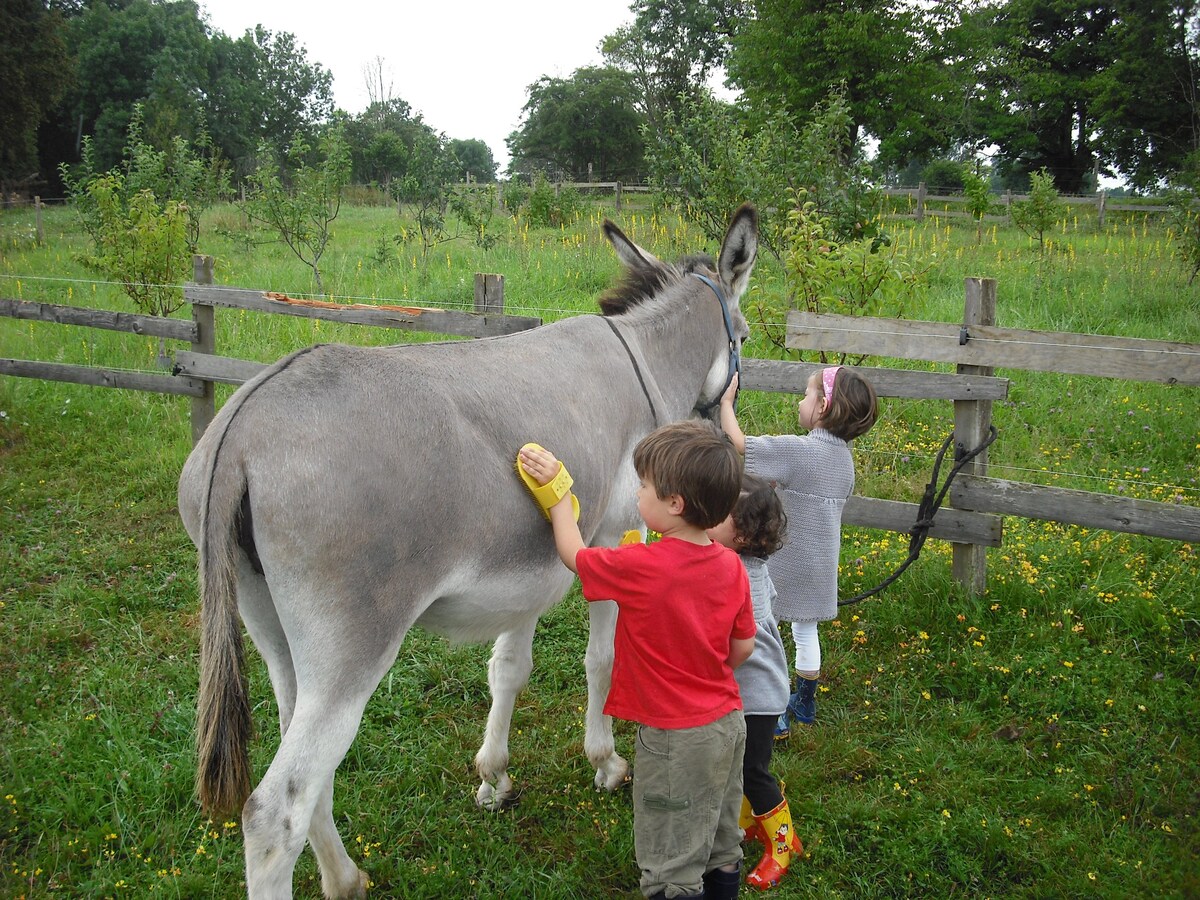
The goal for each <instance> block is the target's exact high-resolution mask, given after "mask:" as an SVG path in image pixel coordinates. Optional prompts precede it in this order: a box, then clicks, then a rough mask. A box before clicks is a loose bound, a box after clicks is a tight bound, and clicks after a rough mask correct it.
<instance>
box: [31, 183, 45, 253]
mask: <svg viewBox="0 0 1200 900" xmlns="http://www.w3.org/2000/svg"><path fill="white" fill-rule="evenodd" d="M33 223H34V224H33V228H34V235H35V236H36V238H37V245H38V246H39V247H40V246H42V244H44V243H46V231H45V229H44V228H43V227H42V198H41V197H40V196H39V197H34V198H33Z"/></svg>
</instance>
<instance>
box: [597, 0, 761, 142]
mask: <svg viewBox="0 0 1200 900" xmlns="http://www.w3.org/2000/svg"><path fill="white" fill-rule="evenodd" d="M748 6H749V3H748V2H747V0H635V2H634V3H633V4H632V5H631V6H630V9H631V10H632V11H633V12H634V13H635V16H634V21H633V22H632V23H631V24H629V25H624V26H622V27H620V28H618V29H617V30H616V31H615V32H613V33H612V34H611V35H608V36H606V37H605V38H604V40H603V41H602V42H601V50H602V52H603V54H604V58H605V61H606V62H607V63H608V64H609V65H612V66H615V67H617V68H619V69H621V70H623V71H625V72H627V73H629V75H630V77H631V78H632V83H633V85H634V88H635V95H634V100H633V104H634V107H635V108H636V109H637V110H638V112H640V113H641V114H642V116H643V117H644V118H645V120H646V123H647V125H648V126H649V128H650V132H651V134H654V135H656V134H657V133H658V132H659V130H660V129H661V127H662V125H663V122H664V120H665V116H666V114H667V112H673V113H675V114H676V115H678V114H679V112H680V110H681V103H682V102H683V100H684V99H685V98H686V99H690V100H692V101H695V100H696V99H697V98H698V97H699V94H700V91H701V90H702V89H703V88H704V87H705V85H706V83H707V81H708V78H709V76H710V75H711V74H712V73H713V72H714V71H716V70H717V69H719V68H721V67H723V66H724V65H725V60H726V59H727V57H728V55H729V42H730V40H731V38H732V37H733V33H734V30H735V29H736V27H737V22H738V20H739V18H740V17H741V15H743V14H744V13H745V11H746V9H747V7H748Z"/></svg>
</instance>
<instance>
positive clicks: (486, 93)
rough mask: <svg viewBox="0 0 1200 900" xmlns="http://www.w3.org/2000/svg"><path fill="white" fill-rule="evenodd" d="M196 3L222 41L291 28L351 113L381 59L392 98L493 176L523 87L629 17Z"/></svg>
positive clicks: (446, 2) (621, 4)
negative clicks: (484, 154) (470, 149)
mask: <svg viewBox="0 0 1200 900" xmlns="http://www.w3.org/2000/svg"><path fill="white" fill-rule="evenodd" d="M199 2H200V8H201V14H202V15H206V16H207V18H208V22H209V24H210V25H211V26H212V28H213V29H214V30H218V31H223V32H224V33H225V34H227V35H229V36H230V37H231V38H234V39H236V38H239V37H241V36H242V35H243V34H244V33H245V31H246V29H247V28H253V27H254V26H255V25H259V24H261V25H262V26H263V27H264V28H266V29H268V30H269V31H272V32H291V33H292V34H294V35H295V36H296V39H297V42H298V43H299V44H300V45H302V46H303V47H304V49H305V51H306V53H307V59H308V62H309V63H310V64H317V63H319V64H320V65H321V66H323V67H324V68H326V69H328V70H329V71H330V72H331V73H332V74H333V96H334V103H335V104H336V105H337V106H338V107H340V108H341V109H344V110H345V111H346V112H348V113H350V114H352V115H357V114H358V113H361V112H362V111H363V110H364V109H366V106H367V102H368V92H367V80H366V76H365V74H364V73H365V71H366V70H368V69H369V68H372V64H373V63H374V61H375V60H376V59H377V58H379V59H382V60H383V73H384V85H385V87H386V86H388V85H389V84H390V87H391V96H392V97H394V98H399V99H401V100H404V101H405V102H407V103H408V104H409V105H411V106H412V108H413V111H414V112H419V113H421V115H422V116H423V118H424V121H425V123H426V124H427V125H429V126H430V127H431V128H433V129H435V130H437V131H440V132H442V133H444V134H445V135H446V137H448V138H451V139H462V140H470V139H479V140H482V141H484V142H486V143H487V145H488V146H489V147H490V148H491V150H492V156H493V158H494V159H495V160H496V162H497V163H498V164H499V170H500V171H501V172H503V171H504V168H505V167H506V166H507V165H508V148H507V147H506V146H505V143H504V139H505V138H506V137H508V135H509V134H510V133H511V132H512V131H514V130H515V129H516V128H517V127H518V126H519V125H520V118H521V109H522V107H523V106H524V105H525V101H526V99H527V94H526V88H527V87H528V86H529V85H530V84H532V83H533V82H535V81H537V80H538V79H539V78H541V77H542V76H543V75H549V76H551V77H555V78H568V77H570V75H571V73H572V72H574V71H575V70H576V69H579V68H582V67H584V66H591V65H599V64H601V63H602V62H603V58H602V56H601V54H600V51H599V49H598V47H599V44H600V41H601V40H602V39H603V38H604V37H605V36H606V35H608V34H611V33H612V32H613V31H615V30H616V29H617V28H618V27H619V26H621V25H624V24H626V23H628V22H631V21H632V20H633V14H632V13H631V12H630V11H629V3H630V0H589V2H587V3H583V4H578V5H577V4H575V3H573V2H571V0H567V2H563V0H507V2H495V0H491V2H484V0H432V2H429V0H426V2H417V3H414V2H406V0H392V2H387V0H382V2H381V0H333V2H328V3H316V2H303V0H301V2H297V3H280V2H279V0H199Z"/></svg>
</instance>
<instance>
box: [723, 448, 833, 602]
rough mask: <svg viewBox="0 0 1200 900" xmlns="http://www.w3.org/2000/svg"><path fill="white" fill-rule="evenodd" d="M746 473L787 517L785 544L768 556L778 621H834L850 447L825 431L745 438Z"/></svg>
mask: <svg viewBox="0 0 1200 900" xmlns="http://www.w3.org/2000/svg"><path fill="white" fill-rule="evenodd" d="M746 470H747V471H748V472H753V473H754V474H756V475H759V476H761V477H763V478H765V479H767V480H768V481H771V482H774V483H775V488H776V490H777V491H778V492H779V498H780V500H782V501H783V509H784V512H786V513H787V517H788V522H787V534H788V539H787V543H786V544H784V546H783V547H782V548H781V549H779V550H778V551H777V552H776V553H775V554H774V555H772V557H771V562H770V570H771V580H772V581H774V582H775V589H776V591H778V595H777V599H776V602H775V617H776V618H777V619H778V620H779V621H781V622H827V621H829V620H830V619H833V618H836V617H837V572H838V557H839V555H840V554H841V549H842V509H843V508H844V507H845V506H846V500H847V498H849V496H850V494H851V493H853V491H854V459H853V457H852V456H851V455H850V445H849V444H847V443H846V442H845V441H843V440H842V439H841V438H839V437H834V436H833V435H832V434H830V433H829V432H828V431H825V430H824V429H823V428H814V429H813V430H812V431H811V432H809V433H808V434H806V435H795V434H780V435H763V436H759V437H751V436H749V435H747V436H746Z"/></svg>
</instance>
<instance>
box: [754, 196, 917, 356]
mask: <svg viewBox="0 0 1200 900" xmlns="http://www.w3.org/2000/svg"><path fill="white" fill-rule="evenodd" d="M787 221H788V224H787V227H786V228H785V229H784V240H785V242H786V243H785V248H784V257H783V264H784V278H785V280H786V283H787V288H788V296H789V305H790V306H793V307H795V308H797V309H804V310H807V311H809V312H814V313H837V314H840V315H849V316H885V317H896V318H898V317H902V316H903V315H904V313H905V311H906V309H907V307H908V303H909V301H910V300H911V299H912V298H913V296H914V295H915V293H916V292H917V290H919V289H920V288H921V287H922V286H923V285H924V284H925V275H926V273H927V272H928V271H929V269H930V266H929V265H927V264H923V263H920V262H913V261H911V260H910V259H909V258H908V257H907V256H905V255H903V254H902V253H900V251H899V250H898V248H897V247H895V246H893V245H891V243H890V242H889V241H887V240H886V239H885V238H883V237H879V236H876V237H874V238H866V237H864V238H858V239H857V240H846V241H843V240H839V238H838V237H837V229H835V228H834V227H833V223H832V220H831V218H830V217H829V216H828V215H825V214H823V213H821V212H820V211H819V210H818V209H817V205H816V203H814V202H813V201H812V200H809V199H807V195H806V193H805V192H804V191H802V190H801V191H797V192H796V194H795V202H794V203H793V204H792V206H791V207H790V209H789V210H788V213H787ZM782 318H784V317H783V316H773V317H772V321H779V320H781V319H782ZM764 320H765V317H764ZM772 341H773V342H774V343H776V344H777V345H778V346H781V347H782V346H783V336H782V335H774V336H772ZM821 359H822V361H823V362H824V361H826V358H825V354H824V353H822V354H821Z"/></svg>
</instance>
